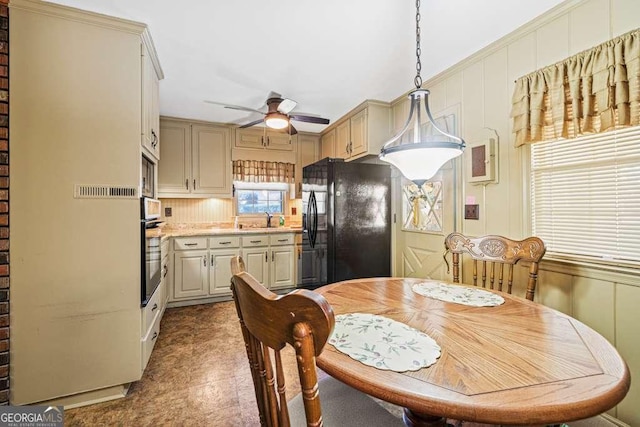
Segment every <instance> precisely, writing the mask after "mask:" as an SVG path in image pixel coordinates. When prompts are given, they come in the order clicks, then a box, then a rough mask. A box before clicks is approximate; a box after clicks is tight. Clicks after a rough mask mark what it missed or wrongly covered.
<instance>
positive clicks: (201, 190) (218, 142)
mask: <svg viewBox="0 0 640 427" xmlns="http://www.w3.org/2000/svg"><path fill="white" fill-rule="evenodd" d="M160 133H161V135H162V142H163V143H162V147H161V160H160V162H159V164H158V193H159V197H175V198H181V197H191V198H204V197H231V145H230V144H231V128H229V127H227V126H222V125H213V124H207V123H203V122H197V123H196V122H193V123H192V122H189V121H185V120H175V119H164V118H163V119H161V120H160Z"/></svg>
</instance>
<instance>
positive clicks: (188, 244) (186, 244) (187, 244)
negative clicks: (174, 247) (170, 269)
mask: <svg viewBox="0 0 640 427" xmlns="http://www.w3.org/2000/svg"><path fill="white" fill-rule="evenodd" d="M184 245H185V246H197V245H198V244H197V243H185V244H184Z"/></svg>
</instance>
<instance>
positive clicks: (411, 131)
mask: <svg viewBox="0 0 640 427" xmlns="http://www.w3.org/2000/svg"><path fill="white" fill-rule="evenodd" d="M421 69H422V64H421V62H420V0H416V71H417V73H416V77H415V79H414V83H415V86H416V88H415V89H414V90H413V91H411V92H410V93H409V102H410V109H409V118H408V119H407V122H406V124H405V125H404V127H403V128H402V129H401V130H400V132H398V134H397V135H395V136H394V137H393V138H391V139H390V140H389V141H388V142H387V143H386V144H385V145H384V146H383V147H382V150H380V155H379V157H380V160H383V161H385V162H388V163H391V164H392V165H393V166H395V167H396V168H398V169H399V170H400V172H401V173H402V175H404V176H405V178H407V179H409V180H411V181H413V182H414V183H416V184H417V185H418V186H421V185H422V184H424V182H425V181H427V180H428V179H430V178H431V177H433V175H435V174H436V172H438V169H440V168H441V167H442V165H444V164H445V163H446V162H448V161H449V160H451V159H453V158H454V157H457V156H459V155H460V154H462V151H463V150H464V146H465V143H464V141H463V140H462V139H461V138H458V137H457V136H454V135H451V134H449V133H447V132H445V131H443V130H442V129H440V128H439V127H438V125H436V123H435V120H434V119H433V116H432V115H431V111H430V110H429V91H428V90H426V89H422V77H420V70H421ZM422 102H424V111H425V113H426V115H427V119H428V120H429V123H430V124H431V128H432V129H433V130H434V131H436V132H437V135H434V134H433V133H431V134H430V135H426V129H423V126H425V125H426V123H425V124H423V123H422V110H421V105H420V104H422Z"/></svg>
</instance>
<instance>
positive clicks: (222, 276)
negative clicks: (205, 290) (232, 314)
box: [209, 248, 239, 295]
mask: <svg viewBox="0 0 640 427" xmlns="http://www.w3.org/2000/svg"><path fill="white" fill-rule="evenodd" d="M238 255H239V249H237V248H236V249H213V250H211V251H209V264H210V268H209V295H230V294H231V288H230V285H231V282H230V279H231V258H233V257H235V256H238Z"/></svg>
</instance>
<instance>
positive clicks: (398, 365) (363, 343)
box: [329, 313, 440, 372]
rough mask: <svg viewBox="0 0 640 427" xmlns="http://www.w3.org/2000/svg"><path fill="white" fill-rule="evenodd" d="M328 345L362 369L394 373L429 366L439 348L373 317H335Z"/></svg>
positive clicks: (418, 334)
mask: <svg viewBox="0 0 640 427" xmlns="http://www.w3.org/2000/svg"><path fill="white" fill-rule="evenodd" d="M329 344H331V345H332V346H334V347H335V348H336V349H337V350H339V351H341V352H342V353H345V354H347V355H348V356H350V357H351V358H353V359H355V360H358V361H360V362H362V363H364V364H365V365H368V366H373V367H374V368H378V369H385V370H391V371H396V372H405V371H417V370H418V369H422V368H425V367H427V366H431V365H433V364H434V363H435V362H436V360H437V359H438V358H439V357H440V346H439V345H438V344H437V343H436V342H435V341H434V340H433V339H432V338H431V337H430V336H428V335H427V334H425V333H424V332H420V331H418V330H416V329H414V328H412V327H410V326H407V325H405V324H404V323H401V322H397V321H395V320H393V319H389V318H386V317H384V316H378V315H376V314H367V313H350V314H340V315H338V316H336V326H335V329H334V330H333V334H332V335H331V337H330V338H329Z"/></svg>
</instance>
